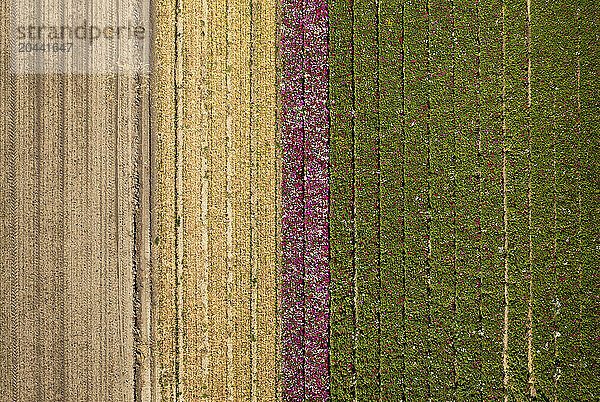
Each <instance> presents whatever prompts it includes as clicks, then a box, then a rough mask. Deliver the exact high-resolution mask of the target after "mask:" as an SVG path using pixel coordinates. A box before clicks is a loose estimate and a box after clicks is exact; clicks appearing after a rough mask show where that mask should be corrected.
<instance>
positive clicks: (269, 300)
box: [251, 0, 280, 401]
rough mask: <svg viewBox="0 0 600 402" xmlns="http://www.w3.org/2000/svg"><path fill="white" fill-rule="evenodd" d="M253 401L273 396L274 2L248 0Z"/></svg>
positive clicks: (275, 364)
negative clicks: (249, 17)
mask: <svg viewBox="0 0 600 402" xmlns="http://www.w3.org/2000/svg"><path fill="white" fill-rule="evenodd" d="M252 1H253V2H252V45H251V46H252V105H251V107H252V145H251V147H252V166H253V171H252V206H253V209H252V211H253V213H252V250H253V256H252V259H253V264H252V265H253V273H254V278H253V279H252V281H253V282H256V284H255V289H256V292H255V298H256V300H255V308H254V309H253V313H254V317H255V318H254V320H255V323H256V324H255V332H254V334H253V339H255V341H254V342H255V344H256V347H255V352H254V354H253V362H254V364H255V366H254V367H255V369H254V370H253V371H254V375H253V380H254V384H253V387H254V390H255V391H254V393H253V399H252V400H253V401H275V400H277V373H278V371H277V367H278V362H279V360H278V359H277V350H278V335H277V329H278V326H277V322H278V321H277V310H276V306H277V266H278V264H277V255H278V254H277V249H276V241H277V224H278V217H277V202H278V198H277V195H278V191H279V187H280V186H279V180H278V170H277V167H278V165H277V160H278V159H277V149H276V141H277V137H276V135H277V131H276V121H275V118H276V71H275V66H276V59H275V58H276V45H277V43H276V40H277V38H276V32H277V31H276V8H275V7H276V2H272V1H268V0H252Z"/></svg>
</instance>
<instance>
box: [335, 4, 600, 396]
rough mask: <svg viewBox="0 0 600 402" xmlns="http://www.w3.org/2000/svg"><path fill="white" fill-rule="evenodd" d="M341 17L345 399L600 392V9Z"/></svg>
mask: <svg viewBox="0 0 600 402" xmlns="http://www.w3.org/2000/svg"><path fill="white" fill-rule="evenodd" d="M329 12H330V15H329V18H330V20H329V24H330V28H329V30H330V31H329V38H330V42H329V52H330V54H329V65H330V88H329V107H330V113H331V127H330V130H331V131H330V147H331V192H330V196H331V201H330V208H331V210H330V236H331V238H330V241H331V335H330V336H331V341H330V342H331V365H330V370H331V397H332V400H336V401H345V400H353V399H354V398H356V400H362V401H367V400H386V401H398V400H426V399H428V398H434V399H436V400H486V401H487V400H529V399H533V398H537V400H555V401H575V400H597V399H598V398H600V381H599V380H598V378H600V376H599V371H598V370H599V367H598V358H599V356H598V355H599V350H600V349H599V348H598V347H597V342H598V340H599V339H598V335H597V334H598V329H599V328H600V327H599V322H598V321H599V317H600V308H599V307H600V301H599V292H598V290H599V289H598V279H599V278H598V273H597V269H595V265H596V264H597V262H598V250H599V248H600V247H599V244H600V243H599V241H600V240H599V239H600V237H599V232H600V231H599V230H598V228H597V227H596V226H597V223H598V221H599V215H598V213H599V212H600V211H599V203H600V197H599V195H600V186H599V179H598V177H597V175H598V173H600V171H599V169H598V164H599V162H600V159H598V158H599V154H598V150H599V149H598V148H599V145H600V144H599V140H600V131H599V128H600V127H599V125H598V122H599V120H600V109H599V105H598V99H600V94H599V93H598V92H599V88H600V87H599V86H598V84H599V77H600V63H599V61H598V56H597V55H598V54H600V53H598V52H599V51H600V46H599V45H600V32H599V30H598V28H599V27H598V24H599V21H598V20H599V18H600V5H598V4H597V3H596V2H594V1H576V2H566V1H554V2H552V1H536V0H530V1H527V0H486V1H483V0H481V1H474V2H473V1H467V0H441V1H433V0H415V1H410V2H404V1H400V0H382V1H379V2H377V1H375V0H361V1H351V0H333V1H331V2H329Z"/></svg>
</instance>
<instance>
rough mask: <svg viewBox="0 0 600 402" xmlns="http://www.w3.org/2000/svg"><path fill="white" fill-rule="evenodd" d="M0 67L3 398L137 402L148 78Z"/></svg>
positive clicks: (143, 372) (144, 306) (144, 324)
mask: <svg viewBox="0 0 600 402" xmlns="http://www.w3.org/2000/svg"><path fill="white" fill-rule="evenodd" d="M6 3H7V2H3V4H2V12H1V14H2V18H1V20H2V24H3V26H2V27H1V29H0V31H1V32H6V29H7V26H6V22H7V20H8V17H7V15H8V8H7V6H8V5H7V4H6ZM8 3H10V2H8ZM52 4H53V2H43V3H42V5H41V7H42V9H41V11H42V12H44V10H45V9H47V8H49V7H51V6H52ZM64 6H65V7H67V6H72V5H70V4H67V2H65V4H64ZM0 37H1V38H2V49H7V46H6V41H7V36H6V35H0ZM82 62H83V61H82ZM1 63H2V65H1V74H2V77H1V79H0V81H1V82H2V86H1V88H0V95H1V97H2V102H1V105H0V115H2V116H3V117H2V132H3V135H2V137H1V139H0V144H1V145H0V150H1V151H0V163H1V165H2V167H1V169H0V170H1V171H2V175H1V176H0V189H1V190H0V192H1V193H2V197H1V201H0V202H1V211H2V213H1V215H0V217H1V219H0V220H1V224H0V227H1V234H0V238H1V242H2V244H1V247H0V249H1V250H2V252H1V255H0V275H1V278H2V302H1V308H2V314H1V315H2V317H3V318H2V320H1V321H0V333H1V334H2V336H1V339H2V341H0V342H2V344H1V347H0V349H1V350H2V352H1V353H2V354H1V355H0V356H1V364H0V378H2V380H1V382H0V395H2V396H1V397H0V399H2V400H18V401H46V400H48V401H49V400H61V401H83V400H96V401H100V400H111V401H113V400H114V401H130V400H133V399H134V392H137V393H139V394H141V393H142V387H145V388H147V389H149V387H148V386H149V384H150V382H149V379H150V365H149V359H148V358H147V356H148V353H147V343H148V339H149V326H148V323H149V306H150V297H149V296H150V294H149V278H148V273H149V264H148V263H149V258H148V257H149V240H150V239H149V235H148V228H149V176H148V173H149V170H148V168H149V163H148V155H149V153H148V150H149V144H148V141H147V137H148V136H147V132H148V123H147V122H148V119H147V116H148V84H147V79H146V80H144V79H143V78H142V79H136V78H135V77H133V76H122V77H118V78H117V77H116V76H114V75H102V74H91V75H66V74H53V73H47V74H36V75H33V74H32V75H13V74H10V68H9V65H8V54H7V53H4V52H3V53H2V59H1ZM136 385H137V388H136ZM146 394H148V392H146Z"/></svg>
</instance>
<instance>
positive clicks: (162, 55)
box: [150, 0, 178, 401]
mask: <svg viewBox="0 0 600 402" xmlns="http://www.w3.org/2000/svg"><path fill="white" fill-rule="evenodd" d="M152 14H153V17H154V25H153V27H154V29H153V35H154V38H153V39H154V54H153V60H152V64H153V72H152V75H151V85H150V92H151V99H152V103H151V108H150V110H151V111H150V116H151V122H150V124H151V132H152V136H151V140H152V142H151V148H152V160H151V165H152V167H153V169H152V201H151V209H152V239H153V244H154V247H153V251H152V285H153V292H154V294H153V298H152V301H153V314H152V317H153V323H152V325H153V328H152V332H153V336H154V337H153V339H154V344H153V345H152V348H153V361H154V363H153V375H152V377H153V381H154V383H153V390H154V392H153V400H155V401H160V400H169V401H173V400H176V399H175V398H176V396H175V388H176V384H177V381H178V379H177V372H176V367H175V362H176V347H175V334H176V305H175V302H176V296H177V292H176V278H175V273H176V272H175V253H176V250H175V195H174V189H175V159H174V157H175V155H174V151H175V122H174V117H175V114H174V110H175V102H174V101H175V91H174V86H173V82H174V55H175V10H174V7H173V1H172V0H157V1H155V2H153V10H152Z"/></svg>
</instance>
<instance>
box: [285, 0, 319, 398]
mask: <svg viewBox="0 0 600 402" xmlns="http://www.w3.org/2000/svg"><path fill="white" fill-rule="evenodd" d="M281 15H282V19H281V28H280V29H281V56H282V61H283V63H282V71H281V77H280V79H281V89H280V91H281V132H282V145H283V172H282V174H283V176H282V180H283V182H282V185H283V198H282V209H283V211H282V218H283V221H282V225H283V227H282V229H283V233H282V252H283V267H282V281H283V283H282V290H281V311H282V360H283V361H282V366H283V367H282V386H281V387H282V392H283V399H284V400H318V401H323V400H327V399H328V397H329V373H328V361H329V335H328V332H329V331H328V326H329V262H328V258H329V234H328V224H327V215H328V205H329V199H328V194H329V173H328V163H329V153H328V110H327V107H326V102H327V80H328V77H327V71H328V69H327V53H328V51H327V4H326V2H325V1H324V0H304V1H298V0H286V1H282V13H281Z"/></svg>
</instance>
